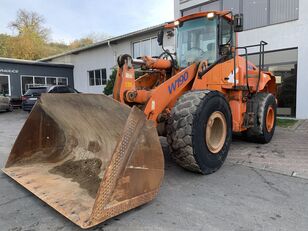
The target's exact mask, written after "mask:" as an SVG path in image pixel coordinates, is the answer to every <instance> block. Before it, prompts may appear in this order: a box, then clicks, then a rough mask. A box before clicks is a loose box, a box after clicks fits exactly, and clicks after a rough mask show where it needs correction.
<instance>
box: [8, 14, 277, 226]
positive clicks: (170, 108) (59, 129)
mask: <svg viewBox="0 0 308 231" xmlns="http://www.w3.org/2000/svg"><path fill="white" fill-rule="evenodd" d="M242 29H243V16H242V15H233V14H232V13H231V12H217V11H211V12H202V13H196V14H192V15H189V16H185V17H182V18H180V19H178V20H176V21H174V22H172V23H168V24H166V26H165V30H169V31H170V30H172V31H175V34H176V52H175V53H171V52H170V51H169V50H166V49H164V46H163V40H164V32H163V31H161V32H160V33H159V34H158V42H159V44H160V45H161V46H162V48H163V50H164V52H163V54H162V55H160V57H156V58H155V57H148V56H145V57H141V58H139V59H132V57H131V56H130V55H122V56H120V57H119V58H118V66H119V67H118V72H117V76H116V80H115V83H114V91H113V99H112V98H111V97H107V96H104V95H93V94H65V95H59V94H58V95H57V94H46V95H42V97H41V98H40V100H39V101H38V102H37V103H36V105H35V107H34V108H33V110H32V112H31V113H30V115H29V117H28V119H27V121H26V122H25V124H24V126H23V128H22V130H21V132H20V134H19V136H18V137H17V139H16V141H15V144H14V146H13V148H12V151H11V153H10V155H9V158H8V161H7V163H6V166H5V168H4V169H3V171H4V172H5V173H6V174H7V175H9V176H10V177H11V178H13V179H14V180H15V181H17V182H18V183H20V184H21V185H22V186H24V187H25V188H27V189H28V190H29V191H31V192H32V193H33V194H35V195H36V196H38V197H39V198H40V199H42V200H43V201H45V202H46V203H48V204H49V205H50V206H51V207H53V208H54V209H56V210H57V211H58V212H59V213H61V214H63V215H64V216H66V217H67V218H68V219H70V220H71V221H72V222H74V223H75V224H77V225H79V226H80V227H82V228H89V227H92V226H95V225H97V224H99V223H101V222H103V221H105V220H107V219H109V218H111V217H114V216H116V215H118V214H120V213H123V212H125V211H128V210H130V209H132V208H135V207H137V206H140V205H142V204H144V203H146V202H148V201H150V200H152V199H154V198H155V196H156V195H157V193H158V190H159V187H160V185H161V182H162V180H163V175H164V158H163V152H162V148H161V145H160V142H159V135H163V136H166V137H167V141H168V143H169V146H170V152H171V155H172V157H173V159H174V160H175V161H176V162H177V163H178V164H179V165H180V166H182V167H184V168H185V169H188V170H191V171H194V172H198V173H201V174H210V173H213V172H215V171H216V170H218V169H219V168H220V167H221V166H222V164H223V163H224V161H225V159H226V157H227V154H228V150H229V147H230V143H231V140H232V134H233V133H239V134H242V135H243V136H245V137H247V139H250V140H252V141H255V142H260V143H268V142H270V140H271V139H272V137H273V134H274V130H275V124H276V107H277V104H276V103H277V100H276V98H275V90H276V83H275V77H274V76H273V75H272V74H271V73H269V72H265V71H263V67H264V46H265V45H266V42H263V41H261V42H260V44H258V45H252V46H246V47H238V46H237V35H236V32H240V31H242ZM170 34H171V35H172V34H174V33H169V35H170ZM248 49H258V50H259V52H260V55H259V65H258V66H255V65H254V64H252V63H251V62H249V61H248V60H247V57H248ZM239 52H241V54H242V55H239ZM135 71H139V72H140V71H141V72H142V73H143V75H142V76H141V77H139V78H136V77H135V76H136V75H135Z"/></svg>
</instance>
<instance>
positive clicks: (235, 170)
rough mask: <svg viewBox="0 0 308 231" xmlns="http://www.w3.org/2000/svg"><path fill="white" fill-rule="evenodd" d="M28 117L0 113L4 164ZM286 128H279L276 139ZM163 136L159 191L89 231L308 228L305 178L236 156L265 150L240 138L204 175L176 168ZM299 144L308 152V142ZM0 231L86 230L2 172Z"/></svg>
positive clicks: (1, 163)
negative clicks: (162, 175)
mask: <svg viewBox="0 0 308 231" xmlns="http://www.w3.org/2000/svg"><path fill="white" fill-rule="evenodd" d="M27 116H28V113H24V112H22V111H15V112H13V113H0V167H1V168H2V167H3V166H4V164H5V161H6V159H7V157H8V154H9V151H10V149H11V147H12V145H13V143H14V140H15V138H16V136H17V135H18V132H19V131H20V129H21V127H22V125H23V123H24V121H25V119H26V117H27ZM286 132H287V131H285V130H284V129H279V128H278V129H277V133H276V135H275V140H276V141H275V140H273V142H274V144H275V142H278V141H279V140H280V137H281V139H282V138H283V137H284V134H286ZM293 133H294V132H292V131H290V134H293ZM294 134H295V133H294ZM303 134H305V132H303V133H302V135H301V136H303ZM161 142H162V146H163V149H164V153H165V159H166V162H165V166H166V167H165V168H166V171H165V178H164V182H163V185H162V187H161V190H160V193H159V195H158V197H157V198H156V199H155V200H153V201H152V202H150V203H148V204H146V205H143V206H141V207H139V208H136V209H134V210H131V211H129V212H126V213H124V214H121V215H120V216H117V217H115V218H112V219H110V220H108V221H106V222H104V223H102V224H100V225H98V226H96V227H94V228H92V229H89V230H245V231H246V230H303V231H306V230H308V193H307V192H308V180H307V179H305V178H299V177H294V176H289V175H288V174H285V173H284V172H281V173H276V172H274V171H272V169H266V168H265V169H262V168H261V167H258V166H255V167H251V166H250V167H249V166H245V165H247V163H248V162H247V161H246V162H245V161H244V162H241V161H239V160H238V157H237V155H240V154H241V152H245V155H244V156H245V158H247V156H246V155H248V156H249V153H250V156H249V157H251V156H253V155H260V153H257V151H256V150H258V151H260V150H265V151H266V150H267V149H266V148H263V147H262V146H261V147H258V148H256V147H257V146H256V145H255V144H246V143H245V142H242V141H235V142H233V143H232V147H231V152H230V156H229V158H228V159H227V161H226V163H225V164H224V165H223V167H222V168H221V169H220V170H219V171H218V172H216V173H214V174H212V175H209V176H201V175H199V174H195V173H191V172H188V171H185V170H183V169H182V168H180V167H178V166H177V165H176V164H175V163H174V162H173V161H172V160H171V159H170V157H169V155H168V148H167V145H166V141H165V139H161ZM276 144H277V143H276ZM277 145H278V144H277ZM290 145H292V144H288V146H290ZM306 145H308V144H306ZM266 147H271V146H270V145H269V146H266ZM249 148H250V149H249ZM278 148H280V149H282V150H284V149H283V147H281V146H279V145H278ZM276 149H277V147H276ZM290 149H291V147H290ZM302 149H303V150H304V152H303V153H307V152H305V151H306V150H308V146H307V149H305V146H303V147H302ZM265 151H263V154H262V155H264V154H265V155H266V152H265ZM270 151H273V149H271V150H270ZM239 152H240V154H238V153H239ZM284 154H287V153H284ZM301 155H302V154H301ZM307 155H308V154H307ZM235 156H236V157H235ZM262 159H263V158H262ZM242 163H243V164H244V165H243V164H242ZM248 164H249V163H248ZM304 167H307V166H304ZM277 172H279V171H277ZM0 230H1V231H2V230H3V231H6V230H10V231H38V230H51V231H59V230H61V231H62V230H63V231H68V230H81V229H80V228H79V227H77V226H76V225H74V224H73V223H71V222H70V221H68V220H67V219H65V218H64V217H62V216H61V215H60V214H59V213H57V212H56V211H55V210H53V209H52V208H50V207H49V206H48V205H46V204H45V203H44V202H42V201H41V200H39V199H38V198H36V197H35V196H33V195H32V194H31V193H30V192H28V191H27V190H25V189H24V188H23V187H21V186H19V185H18V184H17V183H15V182H14V181H13V180H11V179H10V178H9V177H7V176H6V175H4V174H3V173H2V172H1V173H0Z"/></svg>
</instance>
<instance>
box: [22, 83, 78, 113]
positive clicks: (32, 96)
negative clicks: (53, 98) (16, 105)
mask: <svg viewBox="0 0 308 231" xmlns="http://www.w3.org/2000/svg"><path fill="white" fill-rule="evenodd" d="M42 93H79V92H78V91H77V90H76V89H74V88H72V87H69V86H40V87H30V88H29V89H28V90H27V92H26V93H25V94H24V95H23V96H22V109H23V110H24V111H31V110H32V108H33V106H34V104H35V103H36V101H37V99H38V98H40V96H41V94H42Z"/></svg>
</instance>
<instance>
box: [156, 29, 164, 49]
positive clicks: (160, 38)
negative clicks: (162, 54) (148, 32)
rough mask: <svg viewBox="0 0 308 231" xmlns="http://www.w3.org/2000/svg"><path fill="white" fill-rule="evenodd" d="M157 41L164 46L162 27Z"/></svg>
mask: <svg viewBox="0 0 308 231" xmlns="http://www.w3.org/2000/svg"><path fill="white" fill-rule="evenodd" d="M157 42H158V45H159V46H162V45H163V43H164V29H161V30H160V31H159V32H158V34H157Z"/></svg>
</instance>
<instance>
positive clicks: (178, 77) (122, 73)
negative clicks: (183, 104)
mask: <svg viewBox="0 0 308 231" xmlns="http://www.w3.org/2000/svg"><path fill="white" fill-rule="evenodd" d="M120 59H121V58H120ZM143 60H144V62H142V64H144V65H145V66H146V67H147V68H150V69H158V70H159V69H160V70H165V69H168V68H170V65H168V64H169V63H170V61H168V60H164V59H151V58H150V57H143ZM130 63H132V61H131V60H129V58H127V56H125V60H124V61H123V62H122V63H120V65H119V68H118V72H117V77H116V81H115V87H114V92H113V96H114V99H116V100H118V101H120V102H122V103H126V104H131V105H134V104H139V105H143V106H142V108H143V109H144V110H143V111H144V113H145V115H146V116H147V118H148V119H149V120H152V121H154V122H156V123H157V119H158V117H159V115H160V114H161V113H162V112H164V111H165V110H166V109H168V108H169V109H171V108H172V106H173V105H174V104H175V102H176V100H177V99H178V97H179V96H181V95H182V94H183V93H184V92H186V91H188V90H190V89H191V87H192V84H193V80H194V79H195V76H196V72H197V64H195V63H194V64H192V65H190V66H189V67H187V68H185V69H183V70H182V71H179V72H178V73H177V74H175V75H173V76H172V77H170V78H168V79H167V80H165V81H164V82H163V83H161V84H159V85H158V86H155V87H153V88H148V89H145V88H144V87H142V88H141V87H138V86H136V81H135V79H134V77H133V78H132V76H135V74H134V68H133V66H132V65H130ZM135 63H136V61H135ZM141 78H142V77H141ZM153 78H156V76H149V77H148V80H144V81H148V82H151V80H152V79H153ZM145 79H146V78H145ZM150 79H151V80H150Z"/></svg>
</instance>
